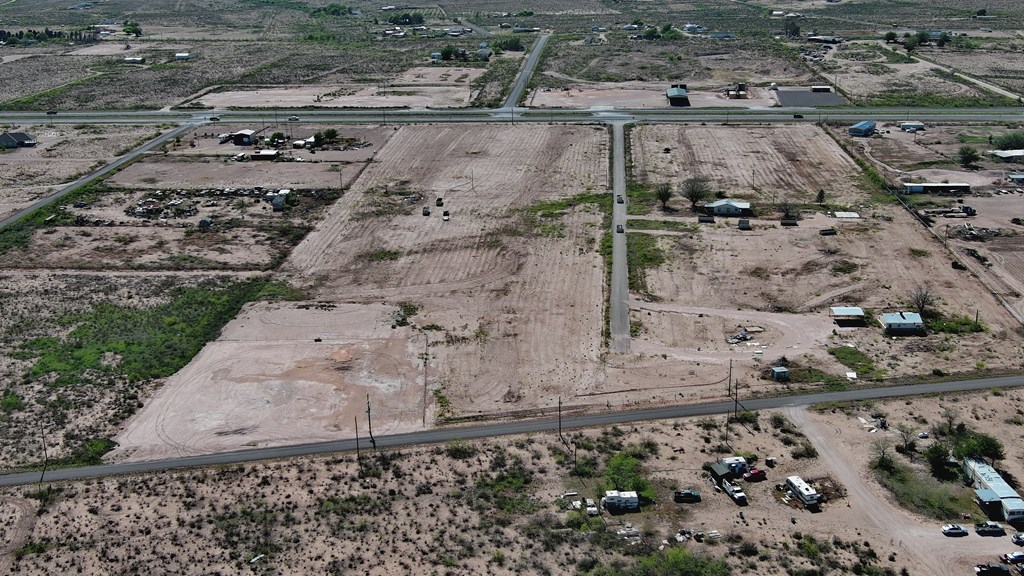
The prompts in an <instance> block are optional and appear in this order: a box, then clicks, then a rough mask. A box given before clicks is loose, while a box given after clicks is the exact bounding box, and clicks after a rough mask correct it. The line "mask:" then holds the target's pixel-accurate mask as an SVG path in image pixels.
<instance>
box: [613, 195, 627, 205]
mask: <svg viewBox="0 0 1024 576" xmlns="http://www.w3.org/2000/svg"><path fill="white" fill-rule="evenodd" d="M615 202H616V203H617V204H625V203H626V201H625V200H624V199H623V198H622V194H616V195H615Z"/></svg>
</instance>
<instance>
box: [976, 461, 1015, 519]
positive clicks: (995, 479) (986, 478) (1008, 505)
mask: <svg viewBox="0 0 1024 576" xmlns="http://www.w3.org/2000/svg"><path fill="white" fill-rule="evenodd" d="M962 467H963V471H964V476H966V477H967V479H968V480H970V481H971V482H973V483H974V485H975V486H976V489H975V491H974V492H975V495H976V496H977V498H978V500H979V501H980V502H982V503H983V504H987V505H990V506H991V505H998V506H999V507H1000V508H1002V513H1003V518H1004V519H1005V520H1007V521H1008V522H1017V521H1020V520H1024V499H1021V497H1020V494H1018V493H1017V491H1016V490H1014V489H1013V487H1012V486H1010V485H1009V484H1008V483H1007V482H1006V480H1004V479H1003V477H1002V476H1001V475H1000V474H999V473H998V472H996V470H995V468H993V467H992V466H990V465H989V464H988V463H987V462H985V461H983V460H977V459H974V458H964V459H963V463H962Z"/></svg>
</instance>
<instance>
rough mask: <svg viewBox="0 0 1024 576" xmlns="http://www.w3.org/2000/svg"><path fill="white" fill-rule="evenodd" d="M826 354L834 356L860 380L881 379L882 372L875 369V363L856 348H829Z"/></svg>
mask: <svg viewBox="0 0 1024 576" xmlns="http://www.w3.org/2000/svg"><path fill="white" fill-rule="evenodd" d="M828 353H829V354H831V355H832V356H835V358H836V360H838V361H839V362H840V363H842V365H843V366H846V367H847V368H849V369H850V370H853V371H854V372H856V373H857V376H858V377H860V378H870V379H877V378H881V377H882V371H881V370H879V369H878V368H876V367H875V361H874V360H872V359H871V357H870V356H868V355H867V354H865V353H863V352H861V351H860V350H857V349H856V348H850V347H849V346H837V347H835V348H829V349H828Z"/></svg>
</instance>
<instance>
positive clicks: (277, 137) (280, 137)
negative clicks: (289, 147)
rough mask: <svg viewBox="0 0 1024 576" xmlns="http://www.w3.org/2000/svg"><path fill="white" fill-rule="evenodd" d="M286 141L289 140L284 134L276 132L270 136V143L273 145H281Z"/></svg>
mask: <svg viewBox="0 0 1024 576" xmlns="http://www.w3.org/2000/svg"><path fill="white" fill-rule="evenodd" d="M286 139H287V138H286V137H285V135H284V132H274V133H273V134H271V135H270V143H271V144H277V143H280V142H284V141H285V140H286Z"/></svg>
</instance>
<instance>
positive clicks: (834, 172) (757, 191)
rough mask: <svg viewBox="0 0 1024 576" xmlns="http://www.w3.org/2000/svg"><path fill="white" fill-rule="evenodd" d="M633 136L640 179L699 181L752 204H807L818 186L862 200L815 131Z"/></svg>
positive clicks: (835, 151) (657, 130)
mask: <svg viewBox="0 0 1024 576" xmlns="http://www.w3.org/2000/svg"><path fill="white" fill-rule="evenodd" d="M632 135H633V136H632V137H633V150H634V174H635V175H636V177H637V179H638V180H639V181H640V182H644V183H649V184H657V183H659V182H678V181H681V180H684V179H686V178H688V177H691V176H703V177H706V178H709V179H710V184H711V186H712V188H713V189H715V190H723V191H725V193H726V195H727V196H729V197H741V198H750V199H752V200H753V201H754V202H755V203H756V202H758V201H760V202H762V203H767V202H768V201H771V200H772V199H773V198H774V199H775V200H779V199H789V200H790V201H795V202H811V201H813V200H814V197H815V195H816V194H817V192H818V190H822V189H824V190H825V193H826V195H827V197H828V198H829V201H830V202H834V203H844V202H851V201H855V200H857V199H860V197H861V196H860V194H861V193H860V190H861V185H860V174H859V171H858V169H857V167H856V165H855V164H854V163H853V160H851V159H850V157H849V156H847V155H846V153H845V152H843V150H842V149H841V148H840V147H839V146H837V145H836V143H835V142H834V141H833V140H832V139H831V138H829V137H828V136H827V135H826V134H825V133H824V132H822V131H821V130H819V129H818V128H816V127H814V126H810V125H805V124H801V125H796V126H779V127H772V128H760V127H735V128H727V127H720V126H670V125H661V126H641V127H639V128H637V129H635V130H633V132H632ZM666 150H668V152H666ZM755 208H757V207H756V206H755Z"/></svg>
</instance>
